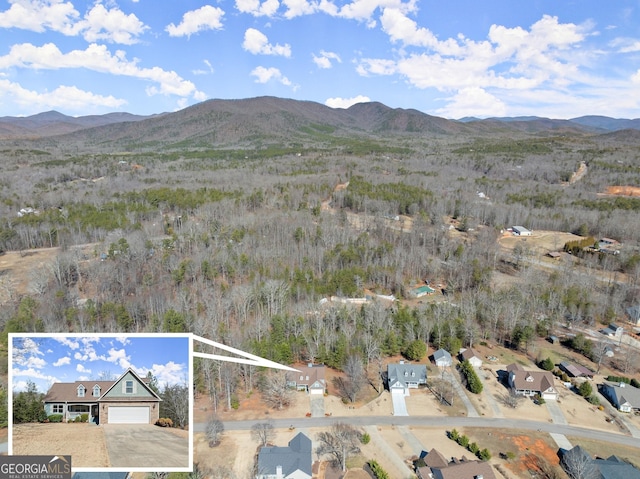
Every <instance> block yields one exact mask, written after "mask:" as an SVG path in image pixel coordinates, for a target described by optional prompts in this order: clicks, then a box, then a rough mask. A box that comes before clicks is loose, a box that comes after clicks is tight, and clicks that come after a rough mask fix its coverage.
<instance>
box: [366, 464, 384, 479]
mask: <svg viewBox="0 0 640 479" xmlns="http://www.w3.org/2000/svg"><path fill="white" fill-rule="evenodd" d="M369 467H370V468H371V472H372V473H373V477H375V478H376V479H389V474H388V473H387V471H385V470H384V469H382V467H381V466H380V464H378V462H377V461H374V460H371V461H369Z"/></svg>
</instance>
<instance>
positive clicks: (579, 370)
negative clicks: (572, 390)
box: [559, 361, 593, 379]
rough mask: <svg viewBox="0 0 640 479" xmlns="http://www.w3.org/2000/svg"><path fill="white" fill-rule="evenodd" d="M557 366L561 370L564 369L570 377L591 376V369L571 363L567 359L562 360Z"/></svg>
mask: <svg viewBox="0 0 640 479" xmlns="http://www.w3.org/2000/svg"><path fill="white" fill-rule="evenodd" d="M559 367H560V370H561V371H564V372H565V373H567V374H568V375H569V376H570V377H572V378H589V379H591V378H593V371H592V370H591V369H589V368H585V367H584V366H581V365H579V364H573V363H570V362H569V361H562V362H561V363H560V365H559Z"/></svg>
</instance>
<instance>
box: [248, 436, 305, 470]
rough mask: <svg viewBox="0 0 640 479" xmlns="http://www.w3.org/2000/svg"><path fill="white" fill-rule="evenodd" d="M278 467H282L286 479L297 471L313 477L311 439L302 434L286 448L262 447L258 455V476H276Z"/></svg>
mask: <svg viewBox="0 0 640 479" xmlns="http://www.w3.org/2000/svg"><path fill="white" fill-rule="evenodd" d="M278 466H280V467H282V474H283V476H284V477H286V476H288V475H289V474H291V473H293V472H295V471H297V470H301V471H302V472H304V473H305V474H308V475H309V476H311V475H312V470H311V439H309V438H308V437H307V436H305V435H304V434H303V433H301V432H300V433H298V434H297V435H296V436H295V437H294V438H293V439H291V441H289V445H288V446H286V447H278V446H264V447H262V448H261V449H260V453H259V454H258V474H259V475H268V474H275V473H276V469H277V467H278Z"/></svg>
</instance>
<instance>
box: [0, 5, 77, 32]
mask: <svg viewBox="0 0 640 479" xmlns="http://www.w3.org/2000/svg"><path fill="white" fill-rule="evenodd" d="M10 3H11V6H10V7H9V9H8V10H5V11H3V12H0V27H2V28H20V29H23V30H31V31H33V32H44V31H45V30H47V29H49V30H54V31H56V32H60V33H63V34H65V35H72V34H73V25H74V22H75V21H76V19H77V18H79V16H80V14H79V13H78V11H77V10H76V9H75V8H74V6H73V4H72V3H71V2H62V1H59V0H50V1H47V0H13V1H11V0H10Z"/></svg>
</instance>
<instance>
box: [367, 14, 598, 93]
mask: <svg viewBox="0 0 640 479" xmlns="http://www.w3.org/2000/svg"><path fill="white" fill-rule="evenodd" d="M381 23H382V27H383V30H384V31H385V32H386V33H387V34H388V35H389V37H390V39H391V40H392V41H393V42H402V43H403V44H404V45H405V46H410V47H419V48H421V49H422V50H421V51H418V52H413V51H412V52H410V53H406V52H404V51H400V52H399V58H397V59H395V60H392V59H384V58H367V59H362V60H361V62H360V63H359V65H358V67H357V71H358V73H359V74H361V75H400V76H401V77H404V78H405V79H406V80H407V81H408V82H409V83H410V84H411V85H414V86H416V87H418V88H437V89H438V90H441V91H458V90H463V89H466V88H473V87H478V88H487V87H493V88H499V89H509V90H511V89H516V90H517V89H520V90H523V89H531V88H534V87H537V86H540V85H542V84H543V83H544V82H553V83H555V84H557V85H562V86H566V85H568V84H570V83H571V82H573V81H576V79H577V78H578V76H579V73H578V70H579V69H578V64H577V61H578V59H577V58H576V55H575V53H574V51H573V50H574V47H575V46H576V45H578V44H579V43H580V42H581V41H582V40H583V39H584V38H585V31H586V29H587V28H588V27H586V26H577V25H574V24H572V23H566V24H560V23H558V19H557V18H556V17H551V16H548V15H545V16H543V17H542V18H541V19H540V20H539V21H537V22H535V23H534V24H533V25H532V26H531V27H530V29H529V31H527V30H525V29H523V28H521V27H515V28H507V27H504V26H499V25H493V26H491V28H490V30H489V34H488V38H489V40H488V41H481V42H474V41H471V40H469V39H466V38H465V37H464V36H462V35H460V36H459V37H458V38H456V39H453V38H449V39H446V40H444V41H440V40H438V38H436V37H435V35H433V33H431V32H430V31H429V30H427V29H425V28H419V27H418V26H417V24H416V22H415V21H413V20H412V19H410V18H408V17H407V15H406V12H405V11H402V10H400V9H391V8H386V9H385V10H384V12H383V14H382V16H381Z"/></svg>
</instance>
